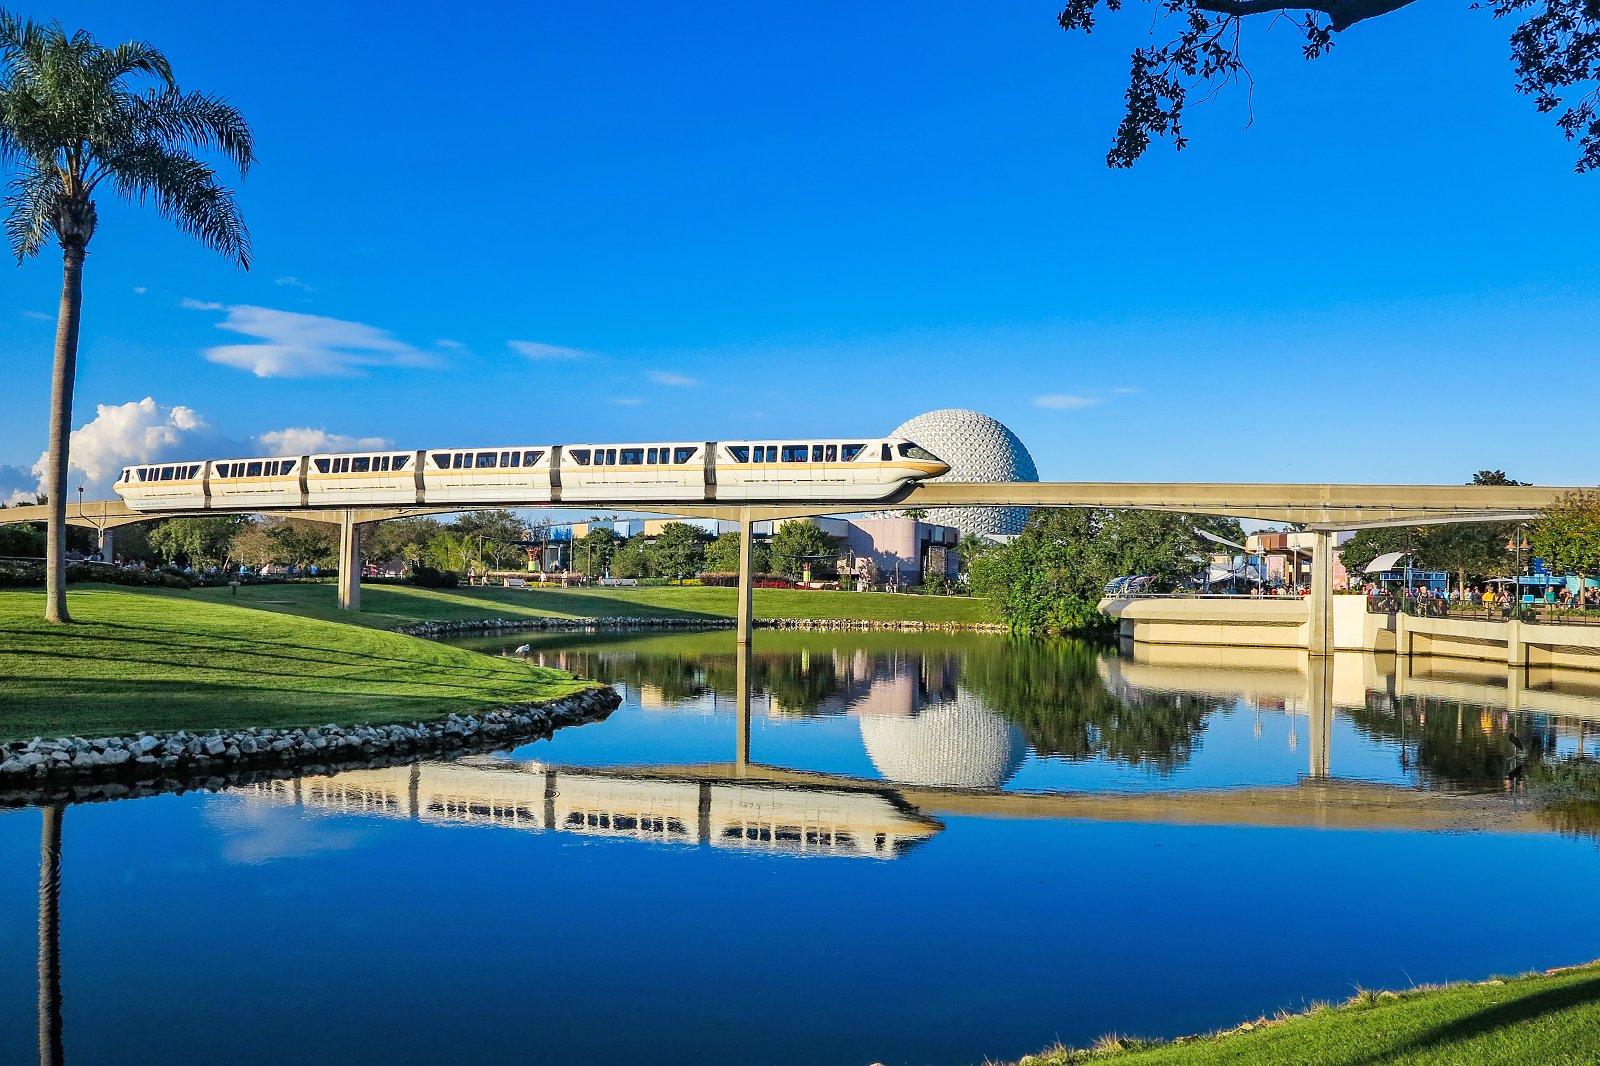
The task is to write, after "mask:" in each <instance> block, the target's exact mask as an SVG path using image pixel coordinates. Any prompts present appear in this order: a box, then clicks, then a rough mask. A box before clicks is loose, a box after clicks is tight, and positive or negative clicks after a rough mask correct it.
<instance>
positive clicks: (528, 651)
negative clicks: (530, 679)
mask: <svg viewBox="0 0 1600 1066" xmlns="http://www.w3.org/2000/svg"><path fill="white" fill-rule="evenodd" d="M513 654H515V655H532V654H533V645H532V644H524V645H522V646H521V647H520V648H518V649H517V650H516V651H515V652H513Z"/></svg>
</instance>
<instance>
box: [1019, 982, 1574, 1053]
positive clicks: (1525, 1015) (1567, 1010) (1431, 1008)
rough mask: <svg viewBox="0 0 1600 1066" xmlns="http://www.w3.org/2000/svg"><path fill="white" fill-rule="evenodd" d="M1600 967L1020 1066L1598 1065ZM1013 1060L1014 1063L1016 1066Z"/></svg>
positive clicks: (1111, 1042)
mask: <svg viewBox="0 0 1600 1066" xmlns="http://www.w3.org/2000/svg"><path fill="white" fill-rule="evenodd" d="M1597 1049H1600V963H1592V964H1590V965H1588V966H1581V967H1575V968H1573V969H1570V970H1562V971H1559V972H1556V973H1551V974H1530V975H1528V976H1526V977H1518V978H1513V979H1511V980H1507V981H1490V982H1486V983H1482V984H1461V985H1446V986H1443V987H1438V988H1424V989H1416V990H1414V991H1410V992H1401V993H1395V992H1379V993H1371V992H1365V993H1362V994H1361V995H1358V996H1356V997H1355V998H1354V999H1352V1000H1351V1001H1350V1002H1348V1003H1346V1004H1344V1005H1343V1006H1339V1007H1322V1008H1318V1009H1315V1010H1312V1011H1310V1012H1308V1013H1305V1014H1297V1015H1294V1016H1292V1017H1288V1018H1284V1019H1282V1020H1276V1021H1269V1022H1259V1023H1253V1024H1250V1025H1246V1026H1242V1027H1240V1028H1238V1029H1234V1030H1230V1031H1229V1032H1226V1033H1221V1034H1213V1035H1208V1036H1202V1037H1191V1038H1187V1039H1185V1040H1182V1041H1174V1042H1171V1043H1163V1044H1155V1045H1144V1046H1140V1045H1139V1044H1138V1043H1137V1042H1131V1041H1118V1040H1115V1039H1110V1038H1108V1039H1106V1040H1103V1041H1102V1042H1101V1044H1100V1045H1099V1046H1098V1047H1097V1048H1096V1049H1094V1050H1071V1049H1067V1048H1054V1049H1052V1050H1050V1051H1045V1052H1042V1053H1040V1054H1038V1055H1031V1056H1029V1057H1027V1058H1025V1059H1023V1060H1022V1064H1026V1066H1067V1064H1069V1063H1092V1064H1096V1066H1098V1064H1101V1063H1105V1064H1107V1066H1146V1064H1149V1066H1157V1064H1161V1066H1167V1064H1171V1066H1211V1064H1218V1066H1220V1064H1223V1063H1227V1064H1228V1066H1252V1064H1261V1066H1267V1064H1281V1063H1316V1064H1318V1066H1378V1064H1381V1063H1395V1064H1399V1063H1405V1064H1407V1066H1446V1064H1449V1066H1477V1064H1483V1066H1490V1064H1493V1066H1499V1064H1501V1063H1505V1064H1511V1063H1516V1064H1519V1066H1545V1064H1549V1066H1555V1064H1558V1063H1560V1064H1565V1063H1573V1064H1577V1063H1589V1062H1594V1061H1596V1055H1597ZM1022 1064H1018V1066H1022Z"/></svg>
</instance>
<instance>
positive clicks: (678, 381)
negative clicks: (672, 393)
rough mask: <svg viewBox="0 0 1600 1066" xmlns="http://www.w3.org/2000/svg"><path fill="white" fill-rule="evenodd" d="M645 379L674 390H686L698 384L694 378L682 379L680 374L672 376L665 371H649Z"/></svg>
mask: <svg viewBox="0 0 1600 1066" xmlns="http://www.w3.org/2000/svg"><path fill="white" fill-rule="evenodd" d="M645 377H647V378H649V379H650V380H651V381H653V382H655V383H656V384H657V385H672V386H674V387H675V388H687V387H688V386H690V385H698V384H700V383H699V382H698V381H696V380H695V379H694V378H689V377H684V376H683V375H682V374H673V373H670V372H668V371H666V370H651V371H648V372H647V373H646V374H645Z"/></svg>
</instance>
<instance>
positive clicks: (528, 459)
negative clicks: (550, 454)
mask: <svg viewBox="0 0 1600 1066" xmlns="http://www.w3.org/2000/svg"><path fill="white" fill-rule="evenodd" d="M543 458H544V449H542V448H541V449H538V450H536V451H531V452H523V453H522V465H523V466H532V465H533V464H535V463H537V462H538V461H539V460H540V459H543Z"/></svg>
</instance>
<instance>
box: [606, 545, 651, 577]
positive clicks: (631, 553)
mask: <svg viewBox="0 0 1600 1066" xmlns="http://www.w3.org/2000/svg"><path fill="white" fill-rule="evenodd" d="M654 561H655V553H654V552H652V551H651V550H650V546H649V545H648V544H646V543H645V540H644V538H643V537H629V538H627V539H626V540H624V541H623V542H622V545H621V547H619V548H617V550H616V551H615V552H614V553H613V554H612V555H611V557H610V566H609V570H610V573H611V576H612V577H633V578H640V577H650V576H652V570H653V569H654V568H653V566H652V563H654Z"/></svg>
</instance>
